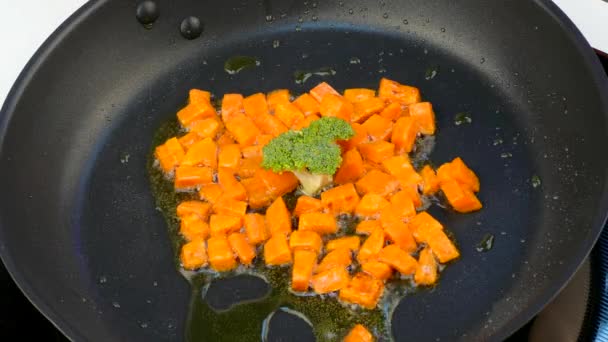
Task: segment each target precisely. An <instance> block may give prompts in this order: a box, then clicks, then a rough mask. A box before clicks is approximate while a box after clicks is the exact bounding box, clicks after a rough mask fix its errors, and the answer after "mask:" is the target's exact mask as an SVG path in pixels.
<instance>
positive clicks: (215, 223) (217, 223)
mask: <svg viewBox="0 0 608 342" xmlns="http://www.w3.org/2000/svg"><path fill="white" fill-rule="evenodd" d="M242 226H243V218H242V217H239V216H230V215H219V214H214V215H211V217H210V218H209V228H210V229H211V236H220V235H228V234H230V233H233V232H238V231H239V230H241V227H242Z"/></svg>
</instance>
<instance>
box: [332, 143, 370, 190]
mask: <svg viewBox="0 0 608 342" xmlns="http://www.w3.org/2000/svg"><path fill="white" fill-rule="evenodd" d="M364 172H365V170H364V168H363V158H361V154H360V153H359V151H358V150H357V149H356V148H353V149H352V150H350V151H348V152H346V153H345V154H344V156H343V157H342V165H340V168H338V171H336V174H335V175H334V183H336V184H346V183H350V182H355V181H356V180H357V179H359V177H361V176H362V175H363V173H364Z"/></svg>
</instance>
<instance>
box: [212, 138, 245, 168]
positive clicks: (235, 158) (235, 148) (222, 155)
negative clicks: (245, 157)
mask: <svg viewBox="0 0 608 342" xmlns="http://www.w3.org/2000/svg"><path fill="white" fill-rule="evenodd" d="M240 164H241V148H240V147H239V145H237V144H230V145H223V146H220V152H219V154H218V157H217V166H218V167H226V168H229V169H233V170H237V169H238V168H239V166H240Z"/></svg>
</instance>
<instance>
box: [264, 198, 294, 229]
mask: <svg viewBox="0 0 608 342" xmlns="http://www.w3.org/2000/svg"><path fill="white" fill-rule="evenodd" d="M266 226H267V227H268V230H269V231H270V235H271V236H275V235H277V234H286V235H289V234H290V233H291V214H290V213H289V210H287V206H286V205H285V201H283V197H277V199H276V200H275V201H274V202H273V203H272V204H271V205H270V207H268V209H267V210H266Z"/></svg>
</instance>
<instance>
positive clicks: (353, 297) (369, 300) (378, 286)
mask: <svg viewBox="0 0 608 342" xmlns="http://www.w3.org/2000/svg"><path fill="white" fill-rule="evenodd" d="M382 292H384V284H383V283H382V280H378V279H375V278H374V277H372V276H370V275H368V274H365V273H363V272H359V273H357V274H355V276H354V277H353V278H352V279H351V280H350V282H349V283H348V285H347V286H346V287H343V288H342V289H341V290H340V300H342V301H345V302H348V303H353V304H359V305H361V306H362V307H364V308H366V309H373V308H375V307H376V305H377V304H378V301H379V300H380V297H381V296H382Z"/></svg>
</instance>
